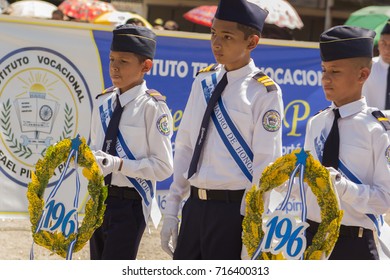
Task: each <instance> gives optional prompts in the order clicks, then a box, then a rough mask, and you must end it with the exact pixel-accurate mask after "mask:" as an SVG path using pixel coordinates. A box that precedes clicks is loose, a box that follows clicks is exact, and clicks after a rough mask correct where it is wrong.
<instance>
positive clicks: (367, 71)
mask: <svg viewBox="0 0 390 280" xmlns="http://www.w3.org/2000/svg"><path fill="white" fill-rule="evenodd" d="M370 73H371V70H370V68H368V67H363V68H361V69H360V75H359V82H361V83H364V82H365V81H366V80H367V79H368V76H370Z"/></svg>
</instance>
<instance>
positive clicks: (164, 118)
mask: <svg viewBox="0 0 390 280" xmlns="http://www.w3.org/2000/svg"><path fill="white" fill-rule="evenodd" d="M168 121H169V119H168V115H167V114H163V115H161V116H160V117H159V118H158V120H157V123H156V125H157V129H158V131H159V132H160V133H161V134H162V135H164V136H168V135H169V133H170V132H171V131H170V129H169V123H168Z"/></svg>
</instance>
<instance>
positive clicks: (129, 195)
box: [108, 185, 142, 200]
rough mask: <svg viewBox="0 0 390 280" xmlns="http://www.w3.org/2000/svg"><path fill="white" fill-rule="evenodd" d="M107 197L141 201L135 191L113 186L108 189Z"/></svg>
mask: <svg viewBox="0 0 390 280" xmlns="http://www.w3.org/2000/svg"><path fill="white" fill-rule="evenodd" d="M108 196H113V197H119V198H122V199H135V200H142V198H141V196H140V195H139V193H138V192H137V190H136V189H134V188H129V187H118V186H113V185H111V186H110V187H108Z"/></svg>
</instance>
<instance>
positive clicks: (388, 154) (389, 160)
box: [385, 146, 390, 165]
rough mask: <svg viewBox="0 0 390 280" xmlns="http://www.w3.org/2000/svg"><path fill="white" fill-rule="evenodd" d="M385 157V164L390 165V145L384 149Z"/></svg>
mask: <svg viewBox="0 0 390 280" xmlns="http://www.w3.org/2000/svg"><path fill="white" fill-rule="evenodd" d="M385 157H386V159H387V164H389V165H390V146H388V147H387V149H386V152H385Z"/></svg>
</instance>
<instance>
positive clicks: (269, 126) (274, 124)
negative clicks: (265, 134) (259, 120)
mask: <svg viewBox="0 0 390 280" xmlns="http://www.w3.org/2000/svg"><path fill="white" fill-rule="evenodd" d="M281 123H282V122H281V119H280V114H279V112H278V111H276V110H269V111H267V112H266V113H265V114H264V116H263V127H264V129H265V130H267V131H270V132H275V131H277V130H279V128H280V126H281Z"/></svg>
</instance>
